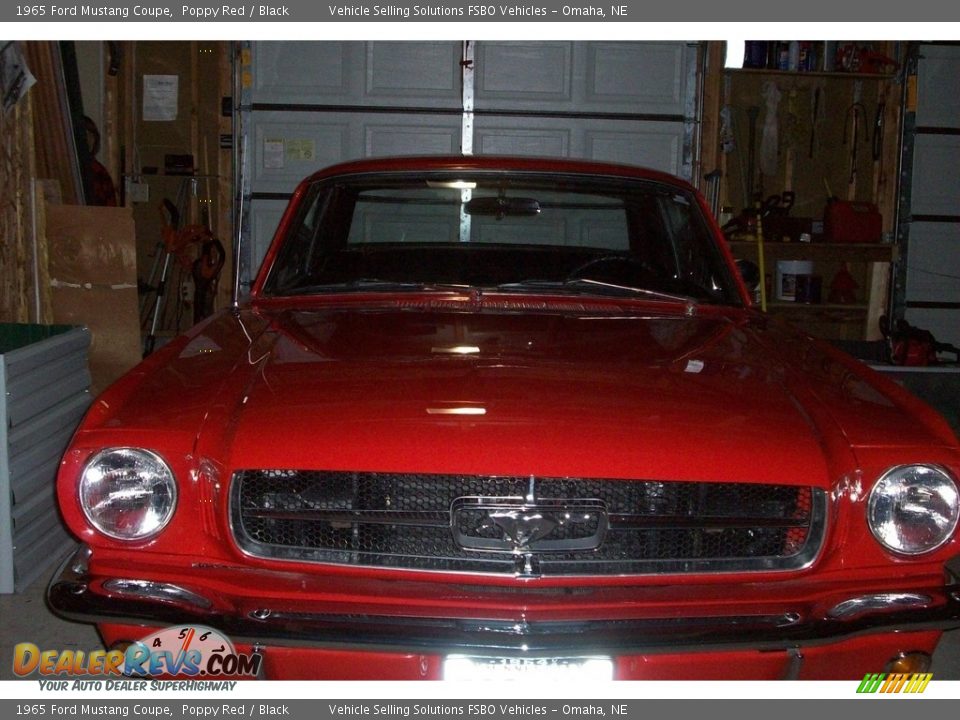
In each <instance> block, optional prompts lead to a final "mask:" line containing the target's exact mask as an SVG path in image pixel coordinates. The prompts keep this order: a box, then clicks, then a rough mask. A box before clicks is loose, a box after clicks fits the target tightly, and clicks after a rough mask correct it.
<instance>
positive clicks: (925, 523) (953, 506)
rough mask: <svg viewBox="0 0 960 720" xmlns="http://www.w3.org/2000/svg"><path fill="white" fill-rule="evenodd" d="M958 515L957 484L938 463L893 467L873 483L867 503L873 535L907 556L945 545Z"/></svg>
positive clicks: (955, 524)
mask: <svg viewBox="0 0 960 720" xmlns="http://www.w3.org/2000/svg"><path fill="white" fill-rule="evenodd" d="M958 515H960V502H958V495H957V484H956V482H954V480H953V478H952V477H950V474H949V473H948V472H947V471H946V470H944V469H943V468H940V467H937V466H936V465H902V466H900V467H895V468H891V469H890V470H888V471H887V472H886V474H884V476H883V477H881V478H880V479H879V480H878V481H877V484H876V485H874V486H873V490H871V491H870V500H869V502H868V503H867V519H868V522H869V524H870V530H871V532H872V533H873V536H874V537H875V538H876V539H877V540H878V541H879V542H880V544H882V545H883V546H884V547H886V548H888V549H890V550H892V551H893V552H896V553H902V554H904V555H919V554H920V553H925V552H930V551H931V550H936V549H937V548H938V547H940V546H941V545H943V544H944V543H945V542H947V541H948V540H949V539H950V536H951V535H952V534H953V531H954V530H955V529H956V528H957V517H958Z"/></svg>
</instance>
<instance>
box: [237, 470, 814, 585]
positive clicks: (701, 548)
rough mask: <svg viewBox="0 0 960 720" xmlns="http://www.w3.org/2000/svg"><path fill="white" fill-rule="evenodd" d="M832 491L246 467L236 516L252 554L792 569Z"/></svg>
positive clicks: (418, 563)
mask: <svg viewBox="0 0 960 720" xmlns="http://www.w3.org/2000/svg"><path fill="white" fill-rule="evenodd" d="M825 504H826V499H825V494H824V493H823V491H821V490H818V489H816V488H810V487H794V486H789V485H764V484H753V483H706V482H660V481H651V480H605V479H581V478H540V477H536V478H533V477H487V476H476V475H431V474H404V473H374V472H341V471H313V470H310V471H306V470H242V471H239V472H237V473H235V474H234V477H233V482H232V487H231V493H230V517H231V523H232V530H233V534H234V537H235V538H236V540H237V543H238V544H239V546H240V547H241V548H242V549H243V550H244V551H246V552H247V553H250V554H251V555H256V556H258V557H266V558H280V559H297V560H306V561H313V562H324V563H333V564H343V565H360V566H369V567H382V568H402V569H413V570H428V571H446V572H479V573H497V574H509V575H536V576H563V575H630V574H647V573H693V572H733V571H742V570H790V569H797V568H801V567H804V566H805V565H807V564H809V563H810V562H811V561H812V560H813V558H814V557H815V556H816V553H817V551H818V550H819V547H820V544H821V542H822V539H823V535H824V530H825V516H826V512H825Z"/></svg>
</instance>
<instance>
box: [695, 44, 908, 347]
mask: <svg viewBox="0 0 960 720" xmlns="http://www.w3.org/2000/svg"><path fill="white" fill-rule="evenodd" d="M872 44H873V47H874V49H875V50H877V51H879V52H882V53H884V54H885V55H887V56H889V57H895V56H896V54H897V51H898V45H897V44H896V43H892V42H882V43H872ZM722 45H723V44H722V43H714V42H711V43H708V44H707V46H706V48H705V53H706V67H707V72H706V74H705V76H704V111H705V115H704V126H703V132H704V135H703V137H704V143H703V154H702V158H701V160H702V166H701V167H702V174H706V173H708V172H711V171H713V170H720V172H721V178H722V180H721V185H720V205H721V206H728V207H730V208H731V210H732V212H733V214H734V215H736V214H737V213H739V212H740V211H741V210H742V209H743V208H744V207H747V206H753V202H752V200H751V199H750V195H749V188H750V187H751V186H752V188H753V192H754V194H758V193H759V194H760V195H761V197H762V198H766V197H768V196H770V195H774V194H778V193H782V192H784V191H791V192H794V193H795V194H796V201H795V203H794V206H793V208H792V209H791V211H790V215H791V216H793V217H797V218H810V219H811V221H814V222H815V221H819V220H821V219H822V217H823V211H824V207H825V205H826V201H827V196H828V190H827V188H829V194H831V195H833V196H834V197H839V198H841V199H844V200H851V201H859V202H870V203H873V204H875V205H876V206H877V207H878V209H879V210H880V213H881V215H882V217H883V226H882V227H883V232H884V236H885V237H887V236H892V230H893V222H894V211H895V208H896V191H897V187H896V186H897V182H896V181H897V161H898V148H897V142H898V138H899V135H900V104H901V97H902V87H901V85H900V84H899V78H898V76H897V75H896V74H869V73H846V72H822V71H814V72H801V71H784V70H773V69H752V68H745V69H724V68H723V67H722V57H723V48H722ZM898 59H899V58H898ZM766 83H773V84H775V85H776V87H777V89H778V90H779V91H780V93H781V99H780V102H779V105H778V107H777V125H778V137H779V142H778V152H777V167H776V172H773V173H772V174H763V173H761V171H760V144H761V138H762V135H763V127H764V122H765V119H766V117H765V115H766V102H765V100H764V93H763V89H764V85H765V84H766ZM724 108H727V111H726V113H722V111H723V109H724ZM752 108H757V110H756V111H755V113H754V111H753V110H752ZM854 108H856V110H855V109H854ZM815 109H816V110H817V112H815ZM751 113H754V116H755V117H756V123H755V146H754V153H753V154H754V157H755V160H756V162H755V165H754V168H753V174H752V175H751V174H750V169H749V168H748V155H749V153H748V149H749V147H748V146H749V134H750V133H749V120H750V115H751ZM723 115H726V116H728V117H730V118H732V128H728V130H732V136H733V147H732V148H727V149H728V150H729V152H724V148H723V147H722V146H721V132H722V129H723V128H722V127H721V125H722V124H723V123H722V116H723ZM854 115H857V116H858V120H857V122H858V123H859V127H858V141H859V142H858V144H857V163H856V173H855V175H853V176H852V174H851V135H852V122H853V116H854ZM878 119H879V120H880V121H881V123H880V124H881V127H882V133H878V135H877V150H876V152H875V151H874V131H875V127H876V125H877V121H878ZM811 133H812V135H811ZM751 178H752V182H751V181H750V179H751ZM815 240H816V235H815ZM730 248H731V251H732V252H733V255H734V257H737V258H744V259H748V260H752V261H754V262H756V261H757V257H756V243H755V242H748V241H739V242H731V243H730ZM764 248H765V250H766V252H765V260H766V273H767V275H768V276H773V275H774V274H775V270H776V263H777V262H778V261H780V260H809V261H812V262H813V263H814V273H815V274H817V275H820V276H821V278H822V296H823V300H824V301H826V300H827V297H828V295H829V292H830V282H831V280H832V279H833V277H834V275H835V274H836V272H837V271H838V270H839V268H840V266H841V264H842V263H846V264H847V267H848V270H849V271H850V273H851V274H852V275H853V276H854V279H855V280H856V281H857V283H858V285H859V288H858V291H857V293H858V294H857V303H856V304H854V305H850V306H834V305H828V304H826V302H824V303H821V304H819V305H804V304H802V303H801V304H797V303H789V302H776V301H773V302H771V303H770V304H769V311H770V312H771V313H777V314H782V315H785V316H787V317H789V319H790V320H791V321H792V322H794V323H795V324H797V325H798V326H800V327H801V328H803V329H804V330H806V331H807V332H809V333H810V334H812V335H816V336H819V337H824V338H829V339H853V340H875V339H878V338H879V337H880V332H879V323H878V321H879V318H880V316H881V315H883V314H884V312H885V311H886V305H887V295H888V292H889V283H890V277H889V276H890V264H891V263H892V262H894V261H895V259H896V247H895V246H893V245H890V244H880V243H877V244H853V243H851V244H828V243H820V242H813V243H799V242H779V241H768V242H765V243H764ZM770 285H771V286H772V283H770Z"/></svg>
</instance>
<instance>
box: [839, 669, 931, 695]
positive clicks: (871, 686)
mask: <svg viewBox="0 0 960 720" xmlns="http://www.w3.org/2000/svg"><path fill="white" fill-rule="evenodd" d="M932 678H933V673H890V674H889V675H888V674H887V673H867V674H866V675H864V676H863V680H861V681H860V686H859V687H858V688H857V692H858V693H876V692H880V693H888V694H889V693H912V694H918V693H922V692H923V691H924V690H926V689H927V685H929V684H930V680H931V679H932Z"/></svg>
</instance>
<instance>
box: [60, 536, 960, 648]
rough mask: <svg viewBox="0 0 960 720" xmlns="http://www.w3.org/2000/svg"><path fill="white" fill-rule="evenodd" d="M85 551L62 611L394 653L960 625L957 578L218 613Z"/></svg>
mask: <svg viewBox="0 0 960 720" xmlns="http://www.w3.org/2000/svg"><path fill="white" fill-rule="evenodd" d="M88 558H89V550H88V549H87V548H86V547H81V548H80V549H79V550H78V551H77V552H76V553H75V554H74V555H73V556H72V557H70V558H68V560H67V561H66V562H65V563H64V564H63V566H62V567H61V568H60V570H59V572H58V573H57V574H56V575H55V576H54V578H53V579H52V580H51V582H50V586H49V588H48V589H47V602H48V604H49V605H50V607H51V608H52V609H53V611H54V612H56V613H57V614H58V615H60V616H61V617H64V618H66V619H68V620H74V621H78V622H88V623H105V624H122V625H144V626H153V627H157V626H167V625H175V624H201V625H209V626H211V627H215V628H217V629H218V630H220V631H221V632H224V633H226V634H227V635H228V636H229V637H230V638H231V639H233V640H235V641H238V642H248V643H250V644H253V645H262V646H270V645H281V646H291V647H303V646H309V647H319V648H350V649H353V650H378V651H396V652H420V653H445V652H451V651H455V652H460V653H462V652H469V653H475V654H503V653H518V652H522V653H525V654H541V655H557V654H564V653H570V652H575V653H577V654H581V655H582V654H584V653H604V654H634V653H640V652H643V653H649V652H681V651H684V650H697V651H708V650H733V649H753V650H784V649H791V648H802V647H809V646H815V645H829V644H832V643H836V642H840V641H843V640H846V639H849V638H852V637H855V636H858V635H864V634H875V633H892V632H917V631H925V630H950V629H953V628H957V627H960V579H958V577H957V576H955V575H954V574H953V573H951V572H948V573H947V575H948V581H947V582H946V583H945V584H944V585H942V586H940V587H936V588H929V589H925V590H923V591H920V592H917V591H915V590H911V591H910V592H891V593H885V594H877V593H869V594H865V595H863V596H861V597H855V598H850V599H848V600H845V601H844V602H842V603H839V604H838V605H837V606H836V607H835V608H834V610H833V611H831V612H830V613H827V614H826V615H825V616H823V617H803V616H802V615H801V614H799V613H791V612H785V613H782V614H773V615H739V616H722V617H720V616H713V617H683V618H658V619H640V620H587V621H562V622H551V621H544V622H540V621H538V622H525V621H521V622H512V621H502V620H478V619H457V618H424V617H409V616H385V615H384V616H371V615H331V614H319V613H304V612H283V611H275V610H272V609H270V608H269V607H264V608H262V609H258V610H254V611H251V612H249V613H247V614H245V615H224V614H222V613H221V612H218V611H216V610H215V609H214V603H213V601H212V599H210V598H207V597H205V596H203V595H202V594H200V593H199V592H197V591H194V590H190V589H187V588H183V587H180V586H177V585H173V584H167V583H162V582H156V581H147V580H137V579H129V578H107V577H97V576H94V575H92V574H91V573H90V571H89V567H88V562H87V560H88Z"/></svg>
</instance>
